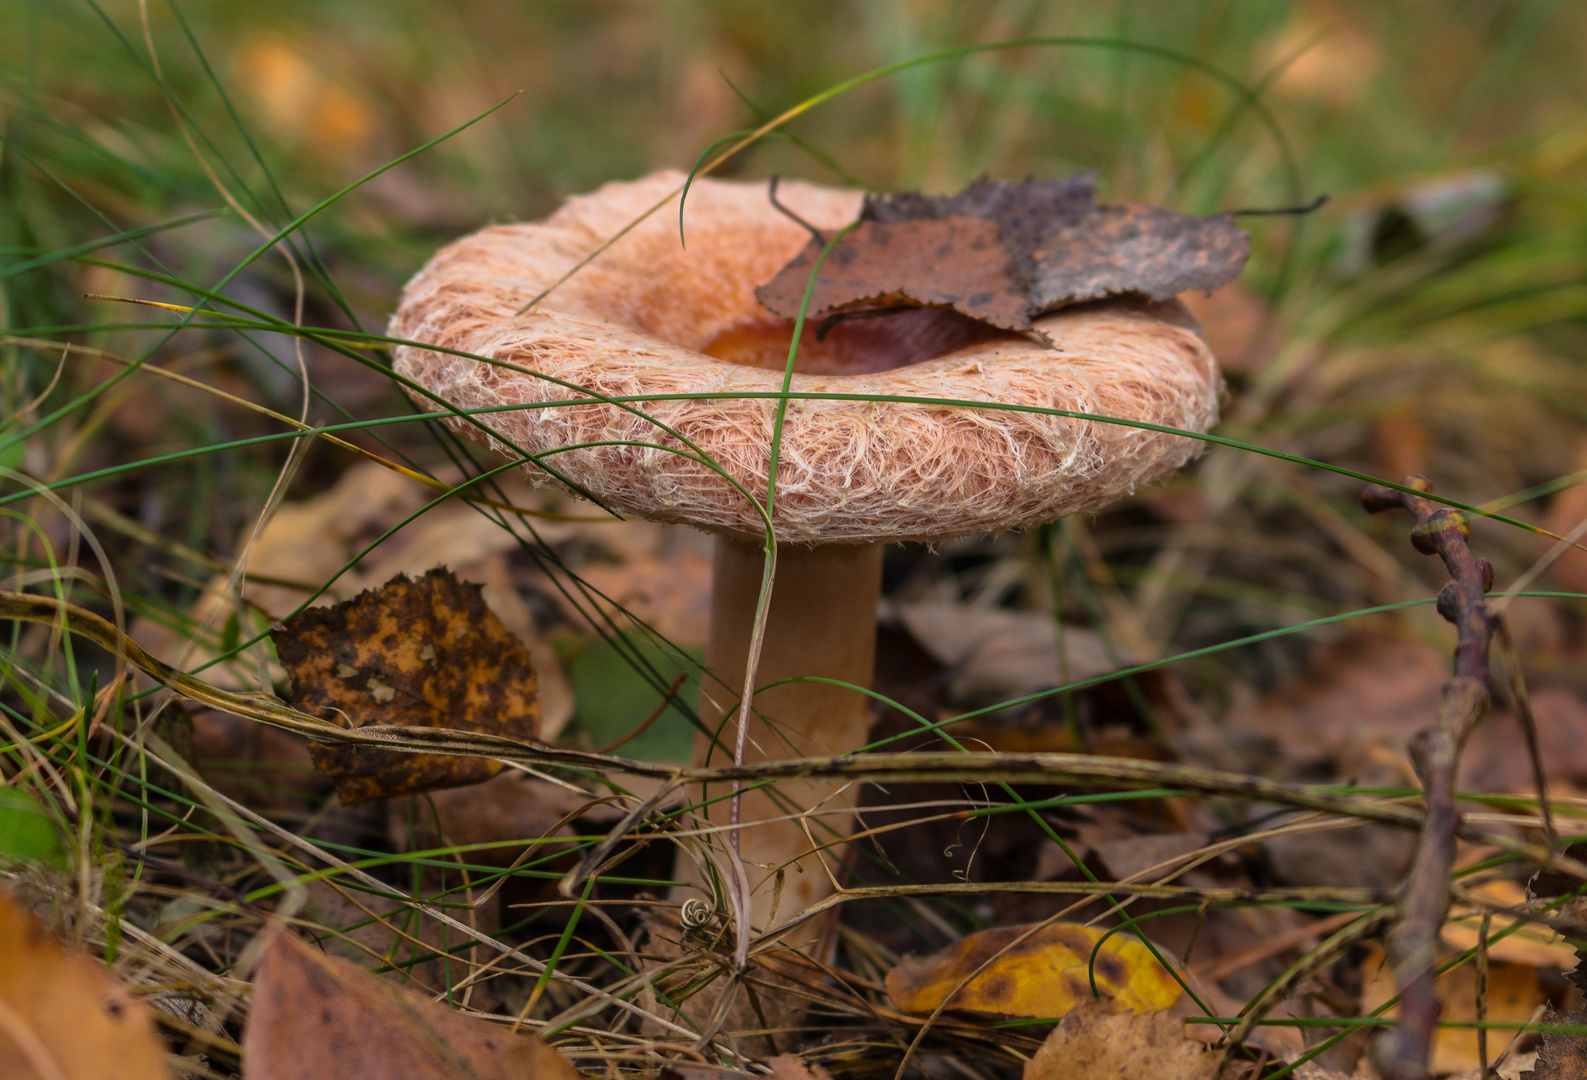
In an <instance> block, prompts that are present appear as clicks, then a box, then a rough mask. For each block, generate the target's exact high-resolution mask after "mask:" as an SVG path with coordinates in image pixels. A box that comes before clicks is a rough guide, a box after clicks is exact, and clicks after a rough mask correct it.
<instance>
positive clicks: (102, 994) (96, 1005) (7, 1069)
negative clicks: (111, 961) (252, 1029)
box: [0, 893, 170, 1080]
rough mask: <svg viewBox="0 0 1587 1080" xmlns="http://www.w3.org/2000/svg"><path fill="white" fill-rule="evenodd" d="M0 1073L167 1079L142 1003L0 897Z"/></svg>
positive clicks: (33, 1077)
mask: <svg viewBox="0 0 1587 1080" xmlns="http://www.w3.org/2000/svg"><path fill="white" fill-rule="evenodd" d="M0 1076H3V1077H5V1078H6V1080H103V1078H104V1077H107V1076H114V1077H116V1078H117V1080H168V1077H169V1076H170V1072H169V1071H168V1070H167V1069H166V1065H165V1048H164V1046H163V1045H162V1044H161V1042H160V1039H159V1036H157V1035H156V1034H155V1033H154V1017H153V1013H152V1012H151V1011H150V1009H149V1007H148V1006H147V1005H144V1004H142V1003H141V1002H138V1001H134V1000H133V998H132V996H131V995H129V994H128V993H127V991H126V990H125V989H124V988H122V987H120V986H118V985H117V984H116V983H115V982H114V981H113V980H112V979H111V977H110V974H109V973H108V972H107V971H106V970H105V969H104V967H103V966H102V965H101V964H99V963H98V962H97V961H95V960H93V959H92V958H90V957H88V956H85V955H83V954H81V953H74V952H68V951H67V950H66V949H65V948H64V947H62V945H61V943H60V942H59V941H56V940H55V938H54V937H52V936H51V935H50V933H49V932H48V931H47V930H45V928H44V926H43V925H42V924H41V923H40V922H39V921H38V920H37V919H36V918H34V917H33V916H32V915H31V914H30V913H28V912H26V911H24V910H22V908H20V907H18V906H17V904H16V902H15V901H14V900H13V899H12V898H11V897H10V896H9V895H8V894H5V893H0Z"/></svg>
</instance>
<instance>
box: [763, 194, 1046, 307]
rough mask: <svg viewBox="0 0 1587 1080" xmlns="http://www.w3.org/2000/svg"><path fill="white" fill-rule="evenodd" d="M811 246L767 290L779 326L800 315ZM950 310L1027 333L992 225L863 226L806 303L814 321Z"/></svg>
mask: <svg viewBox="0 0 1587 1080" xmlns="http://www.w3.org/2000/svg"><path fill="white" fill-rule="evenodd" d="M824 246H825V245H820V246H817V244H816V242H815V241H814V240H811V241H810V243H809V244H807V245H806V246H805V249H804V250H803V251H801V252H800V253H799V254H798V255H797V256H795V257H794V260H793V261H792V262H790V263H789V264H788V265H787V266H785V267H783V268H782V270H780V271H779V272H778V274H777V276H776V277H774V278H773V279H772V280H771V281H770V282H769V283H768V284H766V285H762V286H761V287H760V288H759V289H757V290H756V292H755V295H756V297H758V298H759V300H760V302H761V303H762V304H764V305H766V306H767V307H768V308H770V309H771V310H773V311H775V312H776V313H777V314H779V315H782V316H783V317H784V318H789V319H791V318H794V317H796V316H797V315H798V314H799V305H800V304H801V303H802V302H803V301H804V294H805V287H806V285H807V284H808V283H809V280H810V267H811V266H813V265H815V261H816V259H817V258H819V257H820V255H821V248H822V247H824ZM860 305H863V306H876V307H948V308H953V309H954V310H955V311H958V312H961V313H962V314H965V315H968V316H970V318H972V319H979V320H981V321H982V322H987V323H991V324H992V325H993V326H997V327H1001V328H1003V329H1005V330H1019V329H1023V328H1024V327H1027V326H1029V325H1030V314H1029V312H1028V311H1027V310H1026V308H1027V306H1028V305H1027V304H1026V301H1025V298H1024V295H1023V291H1022V288H1021V282H1020V278H1019V275H1018V273H1017V272H1016V269H1015V266H1014V261H1013V259H1012V258H1011V257H1010V255H1009V252H1008V249H1007V248H1006V247H1005V246H1004V244H1003V240H1002V236H1001V234H1000V233H999V231H998V227H997V225H996V223H994V222H991V221H986V220H983V219H979V218H970V217H961V216H959V215H951V216H949V217H944V218H936V219H932V220H924V221H901V222H899V223H897V224H896V225H886V224H881V223H878V222H867V223H865V224H864V225H861V226H860V227H859V228H858V229H856V230H855V231H854V232H852V233H850V234H849V235H848V237H846V238H845V239H844V241H843V243H841V244H839V245H838V246H837V247H835V248H833V249H832V254H830V255H828V256H827V261H826V263H825V264H824V265H823V266H822V267H821V276H820V277H819V278H817V279H816V287H815V291H814V292H813V293H812V294H811V296H810V310H809V313H810V315H811V316H816V315H824V314H827V313H829V312H834V311H838V310H849V309H852V308H854V307H856V306H860Z"/></svg>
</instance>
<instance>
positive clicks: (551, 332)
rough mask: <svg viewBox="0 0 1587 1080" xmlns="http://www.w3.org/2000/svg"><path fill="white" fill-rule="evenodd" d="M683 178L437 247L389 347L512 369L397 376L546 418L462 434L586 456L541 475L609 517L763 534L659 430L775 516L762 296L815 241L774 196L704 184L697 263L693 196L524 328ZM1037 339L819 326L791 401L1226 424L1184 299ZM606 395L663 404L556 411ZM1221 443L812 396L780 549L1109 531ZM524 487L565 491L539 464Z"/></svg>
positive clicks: (854, 198) (784, 504)
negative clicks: (1043, 526) (1126, 505)
mask: <svg viewBox="0 0 1587 1080" xmlns="http://www.w3.org/2000/svg"><path fill="white" fill-rule="evenodd" d="M683 180H684V176H683V174H682V173H679V172H673V171H669V172H660V173H655V174H653V175H651V176H647V177H645V178H643V179H641V180H636V181H633V182H628V183H611V184H606V185H605V186H603V187H601V188H600V189H599V190H597V191H595V192H593V193H591V194H589V195H581V196H576V197H574V198H571V199H569V200H568V201H567V202H566V203H564V204H563V206H562V207H561V208H560V209H558V210H557V211H556V212H555V213H554V214H552V215H551V216H550V217H549V218H547V219H546V220H545V221H543V222H539V223H535V224H524V225H497V226H491V227H489V228H486V229H483V230H481V231H479V232H477V233H475V234H473V235H472V236H468V237H465V238H463V239H462V240H459V241H457V242H456V243H453V244H451V245H449V246H448V247H446V248H443V249H442V250H441V251H440V252H438V253H437V254H436V255H435V257H434V258H433V259H431V260H430V262H429V264H428V265H426V266H425V267H424V269H423V270H421V271H420V272H419V273H418V275H417V276H415V277H414V279H413V280H412V281H411V282H409V283H408V286H407V288H406V289H404V291H403V295H402V301H401V305H400V306H399V308H398V309H397V313H396V315H395V316H393V318H392V320H391V329H390V333H391V335H392V336H394V337H398V338H403V339H406V340H410V341H415V342H422V343H425V344H427V345H432V346H437V347H440V348H443V349H448V350H455V351H456V352H463V353H468V354H471V355H472V356H478V357H482V358H484V360H485V361H494V362H495V363H490V362H483V361H481V360H474V359H469V358H466V357H463V356H458V355H455V353H446V352H437V351H435V350H434V349H431V348H423V347H419V346H413V345H403V346H399V347H398V348H396V349H395V350H394V357H395V360H394V367H395V370H396V371H397V372H398V373H399V374H401V375H403V376H405V377H407V378H409V379H411V380H413V381H414V382H415V383H417V384H418V385H419V386H422V387H424V388H425V389H426V390H428V391H429V392H431V393H433V394H435V395H436V396H437V397H439V398H440V399H442V400H444V401H445V402H447V403H449V404H450V405H451V406H453V407H455V408H457V409H478V408H484V407H499V406H504V405H505V406H513V405H522V406H528V407H526V408H523V409H521V410H517V409H513V410H507V411H495V412H488V413H481V414H477V419H478V420H479V421H480V422H481V423H482V424H483V425H484V426H485V427H486V428H487V429H489V432H490V434H487V433H486V432H485V431H481V429H480V428H479V427H477V426H475V425H474V424H472V423H469V422H468V421H467V420H464V419H461V418H457V417H453V418H452V419H451V420H449V421H448V422H449V423H451V424H452V425H453V426H454V427H455V428H456V429H457V430H458V431H459V432H461V433H463V434H466V435H468V436H470V437H472V438H475V439H480V440H484V441H488V442H489V443H490V445H491V446H492V448H493V449H495V450H497V451H499V452H501V453H503V454H507V455H510V456H517V455H518V453H519V451H523V452H527V453H530V454H540V453H543V452H545V451H551V450H561V449H562V448H565V447H583V448H581V449H570V450H563V451H562V452H560V453H555V454H552V455H549V456H547V457H546V458H545V459H544V464H545V465H546V466H549V467H550V468H551V469H554V470H556V471H557V472H559V473H561V474H562V475H563V476H565V477H566V478H567V479H568V480H570V481H572V482H573V483H575V484H577V485H579V486H580V487H582V488H583V489H585V490H586V491H588V492H589V493H590V494H592V495H594V496H595V497H596V498H598V499H600V500H601V501H602V502H604V503H605V504H606V505H607V506H610V507H611V508H613V509H615V510H618V511H620V512H622V513H627V514H636V515H639V516H641V517H645V518H650V519H653V520H659V521H671V522H684V523H687V524H690V525H696V526H699V527H701V528H706V529H711V530H718V531H727V532H733V533H741V534H762V533H763V531H764V524H763V520H762V518H761V515H760V513H759V511H758V510H757V509H756V508H755V507H754V506H753V505H752V504H751V503H750V502H749V500H748V499H746V498H745V496H744V494H743V493H741V492H740V491H738V490H737V489H736V488H735V487H734V486H733V485H732V484H730V483H728V482H727V481H726V480H725V479H724V478H723V476H722V475H721V474H720V473H718V472H716V471H714V470H713V469H711V468H709V467H707V466H706V465H704V464H702V463H700V462H699V461H696V460H692V459H691V458H690V457H686V456H683V455H682V454H679V453H675V452H673V451H675V450H685V449H686V447H685V444H684V443H682V442H680V441H679V439H678V438H675V437H674V436H672V435H669V434H668V433H667V432H666V431H665V430H663V427H665V428H670V429H671V430H672V431H674V432H676V433H677V434H678V435H680V436H682V437H683V438H684V439H687V440H688V441H689V442H691V443H693V444H694V446H695V447H697V448H698V449H699V450H700V451H701V452H702V453H703V454H705V455H706V456H707V457H709V458H710V459H711V460H713V461H714V462H715V463H716V465H717V466H718V467H719V468H720V469H721V470H722V471H723V472H725V473H726V474H727V475H728V476H730V477H732V478H733V479H734V480H736V481H737V482H738V483H739V484H740V485H742V486H743V487H744V488H745V489H746V490H747V491H748V492H750V493H751V494H752V495H754V496H755V497H756V498H758V499H762V500H763V499H764V497H765V493H766V483H767V469H768V465H769V461H770V450H771V444H772V433H773V428H774V424H775V417H776V411H777V402H776V401H775V400H772V399H769V398H766V397H741V396H737V395H746V394H768V393H771V394H775V393H777V392H779V391H780V390H781V389H782V381H783V367H784V364H785V361H786V357H787V352H788V346H789V343H790V340H791V337H792V327H791V324H789V323H788V322H787V321H785V320H783V319H781V318H778V317H777V316H775V315H773V314H771V313H770V312H768V311H766V310H765V309H764V308H762V307H761V306H760V304H759V303H757V302H756V300H755V295H754V290H755V287H756V286H757V285H760V284H762V283H764V282H766V281H768V280H770V279H771V277H772V276H773V275H775V274H776V273H777V271H778V270H779V269H780V268H781V267H782V266H783V265H784V264H785V263H786V262H788V260H789V259H791V258H792V257H793V256H794V255H796V254H797V253H798V252H799V251H800V249H801V248H803V247H804V245H805V244H806V243H807V242H808V240H809V234H808V233H807V232H806V231H805V230H804V229H802V228H801V227H800V226H799V225H797V224H796V223H794V222H793V221H791V220H790V219H789V218H788V217H787V216H785V215H784V214H782V213H780V212H778V210H776V209H775V208H774V207H773V206H772V204H771V202H770V200H769V199H768V198H767V187H766V185H765V184H764V183H737V182H731V181H722V180H711V179H703V180H698V181H696V182H695V183H694V184H693V186H692V187H691V188H690V190H689V198H688V204H687V208H686V210H685V214H684V228H685V239H686V240H687V247H684V246H683V244H681V243H680V242H679V237H678V213H677V199H676V196H674V197H673V198H672V199H671V200H670V201H669V202H668V203H667V204H666V205H665V206H664V207H663V208H662V209H661V210H659V211H657V212H656V213H654V214H652V215H651V216H650V217H648V218H646V219H645V220H644V221H642V222H640V223H639V224H638V225H637V226H635V227H634V228H633V229H632V231H630V232H629V233H628V234H627V235H625V236H623V237H622V238H621V239H619V240H618V241H617V242H616V243H614V244H613V245H612V246H611V247H610V248H609V249H608V250H606V251H604V252H602V253H601V254H600V255H598V256H597V257H596V258H595V259H594V260H593V261H592V262H591V263H590V264H589V265H588V266H585V267H584V268H582V269H581V270H579V271H578V272H577V273H575V274H574V275H573V276H572V277H571V278H569V279H568V280H567V281H566V282H564V283H562V284H561V285H559V286H558V287H557V288H556V289H554V290H553V291H552V292H551V293H550V295H549V296H547V297H545V299H543V300H542V301H541V302H540V303H539V304H538V305H537V306H536V307H534V308H533V309H532V310H530V311H528V312H525V313H524V314H522V315H519V314H516V312H518V310H519V309H520V308H522V307H523V305H524V304H525V303H527V302H528V301H529V300H530V299H531V298H533V297H534V296H536V295H538V294H539V293H540V292H541V291H542V290H544V289H546V288H547V287H549V286H550V285H551V284H552V283H553V282H555V281H556V280H557V279H558V278H560V277H561V276H562V275H563V274H565V273H566V272H567V271H568V270H569V269H571V268H572V267H573V266H574V265H575V264H577V263H578V261H579V260H580V259H582V258H585V257H586V256H588V255H589V254H590V253H591V252H592V251H594V250H595V249H596V248H597V247H599V246H600V245H601V244H602V243H604V242H605V241H607V240H608V239H609V238H611V237H612V236H613V235H615V234H616V233H618V232H619V231H620V230H622V229H623V228H624V227H626V226H629V225H630V224H632V223H633V222H634V221H635V219H636V218H638V217H639V216H640V215H641V214H643V213H644V212H645V211H646V210H649V209H650V208H651V207H652V206H653V205H655V204H656V203H657V202H660V201H661V200H663V199H665V198H666V197H667V196H668V195H669V193H673V192H675V191H676V190H677V189H678V188H679V187H680V186H681V185H682V183H683ZM778 197H779V200H780V201H781V202H783V203H784V204H785V205H787V206H788V207H790V208H791V209H793V210H794V211H796V212H797V213H798V214H800V215H801V216H802V217H804V218H805V219H806V220H807V221H809V222H811V223H812V224H814V225H815V226H817V227H818V228H821V229H824V230H834V229H837V228H840V227H841V226H843V225H846V224H848V223H849V222H850V221H852V220H853V219H854V218H855V217H856V216H857V215H858V213H859V209H860V200H861V197H862V193H861V192H859V191H850V190H841V189H834V188H825V187H818V186H815V185H812V184H803V183H784V184H783V185H782V186H781V187H780V188H779V191H778ZM1036 325H1037V328H1038V329H1039V330H1041V331H1042V332H1043V333H1045V335H1046V336H1047V337H1048V339H1050V340H1051V342H1052V343H1053V344H1052V346H1051V347H1049V346H1047V345H1044V344H1042V343H1040V342H1038V341H1035V340H1032V339H1030V338H1026V337H1020V336H1013V335H1006V334H999V333H995V332H991V331H988V330H985V329H984V328H982V327H980V326H979V325H978V324H972V323H969V322H968V321H966V320H963V319H961V318H960V317H959V316H956V315H953V314H951V313H946V312H942V311H939V310H935V309H924V310H921V311H916V312H909V313H905V314H899V315H892V316H888V317H885V318H876V319H866V320H854V321H851V322H845V323H841V324H839V325H837V326H835V327H834V328H833V329H832V330H831V332H830V333H829V334H828V335H827V336H826V339H825V340H824V341H821V342H817V341H816V340H815V335H814V333H813V331H812V330H811V328H809V327H807V328H806V333H805V336H804V337H803V339H802V340H801V343H800V357H801V359H800V363H799V364H798V366H797V368H796V371H795V374H794V376H793V382H792V387H791V389H792V391H793V392H794V393H795V394H802V393H817V394H853V395H886V396H903V397H908V398H932V399H951V400H953V401H956V402H964V401H971V402H986V403H991V404H995V405H998V406H1010V405H1012V406H1034V407H1037V408H1043V409H1061V410H1066V411H1071V412H1083V413H1089V414H1094V415H1101V416H1109V417H1117V418H1121V419H1126V420H1133V421H1144V422H1147V423H1152V424H1158V425H1162V426H1164V427H1171V428H1175V429H1179V430H1184V431H1191V432H1204V431H1206V430H1207V429H1208V428H1209V427H1210V426H1211V425H1212V424H1213V422H1214V421H1215V420H1216V419H1217V408H1218V394H1219V390H1220V386H1221V381H1220V378H1219V375H1218V367H1217V363H1216V361H1215V360H1214V358H1213V356H1212V354H1211V352H1210V351H1209V350H1208V349H1207V346H1206V344H1205V342H1203V341H1202V339H1201V336H1200V334H1199V333H1197V331H1196V328H1195V324H1194V322H1193V321H1192V320H1191V319H1190V318H1189V316H1188V315H1187V314H1186V313H1185V311H1184V309H1183V308H1182V307H1180V306H1179V304H1178V303H1177V302H1170V303H1166V304H1152V305H1149V304H1144V303H1138V302H1133V301H1127V300H1121V301H1117V302H1108V303H1101V304H1089V305H1083V306H1076V307H1073V308H1069V309H1065V310H1063V311H1059V312H1057V313H1055V314H1052V315H1048V316H1046V317H1043V318H1042V319H1040V320H1038V322H1037V324H1036ZM574 388H579V389H574ZM585 392H587V394H586V393H585ZM588 394H595V395H601V396H604V397H635V396H645V395H664V396H669V399H668V400H656V401H648V402H647V401H642V402H633V403H630V404H629V405H628V407H627V408H624V407H620V406H618V405H613V404H606V403H600V404H582V405H556V404H549V403H556V402H565V401H576V400H580V399H581V398H584V397H586V396H587V395H588ZM671 395H683V396H682V397H670V396H671ZM688 395H713V396H711V397H701V398H694V399H690V398H689V397H688ZM420 400H421V401H422V402H423V403H424V404H425V405H426V406H427V407H428V408H431V409H433V410H436V411H444V409H443V406H441V405H439V404H437V403H436V402H435V401H433V400H430V399H426V398H420ZM658 425H659V426H658ZM591 443H623V444H628V445H606V446H587V445H585V444H591ZM633 444H646V445H633ZM1202 445H1203V444H1202V443H1201V442H1200V441H1199V440H1195V439H1190V438H1186V437H1184V436H1178V435H1169V434H1165V433H1162V432H1157V431H1150V430H1145V429H1141V428H1133V427H1127V426H1123V425H1119V424H1109V423H1099V422H1095V421H1090V420H1081V419H1075V418H1072V417H1064V416H1054V415H1050V414H1043V413H1038V412H1026V411H1017V410H1014V409H1009V408H1006V407H1000V408H975V407H967V406H963V405H938V404H929V403H927V404H921V403H912V402H897V401H869V400H831V399H819V400H808V399H806V400H801V399H797V398H796V399H793V400H790V401H789V403H788V409H787V415H786V418H785V420H784V426H783V430H782V440H781V449H780V456H779V460H778V467H777V489H776V501H775V511H774V514H773V523H774V526H775V528H776V533H777V537H778V539H779V540H782V541H785V542H794V543H805V544H812V543H828V542H865V541H894V540H936V539H942V538H946V537H951V536H960V535H965V534H971V533H984V532H995V531H999V530H1004V529H1011V528H1019V527H1023V526H1030V525H1036V524H1040V523H1042V522H1046V521H1051V520H1053V519H1055V518H1059V517H1062V516H1064V515H1067V514H1073V513H1080V512H1085V511H1095V510H1099V509H1102V508H1103V507H1105V506H1107V505H1109V504H1110V503H1113V502H1115V501H1117V500H1118V499H1120V498H1121V497H1123V496H1125V495H1128V494H1130V493H1131V492H1133V491H1135V490H1136V489H1137V488H1139V487H1141V486H1142V485H1144V484H1148V483H1150V482H1152V481H1153V480H1156V479H1158V478H1159V477H1162V476H1164V475H1165V474H1167V473H1169V472H1172V471H1173V470H1174V469H1177V468H1178V467H1179V466H1181V465H1183V464H1184V463H1185V462H1187V461H1189V460H1190V459H1191V458H1193V457H1195V456H1196V455H1197V454H1198V453H1199V452H1200V451H1201V449H1202ZM515 448H516V449H515ZM528 473H529V476H530V478H531V479H532V480H535V481H537V482H540V483H545V484H548V485H555V484H557V481H556V480H554V479H553V478H552V477H551V476H550V475H549V474H548V473H546V472H544V471H543V470H541V469H540V468H539V467H537V466H535V465H533V464H531V465H529V466H528Z"/></svg>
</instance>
